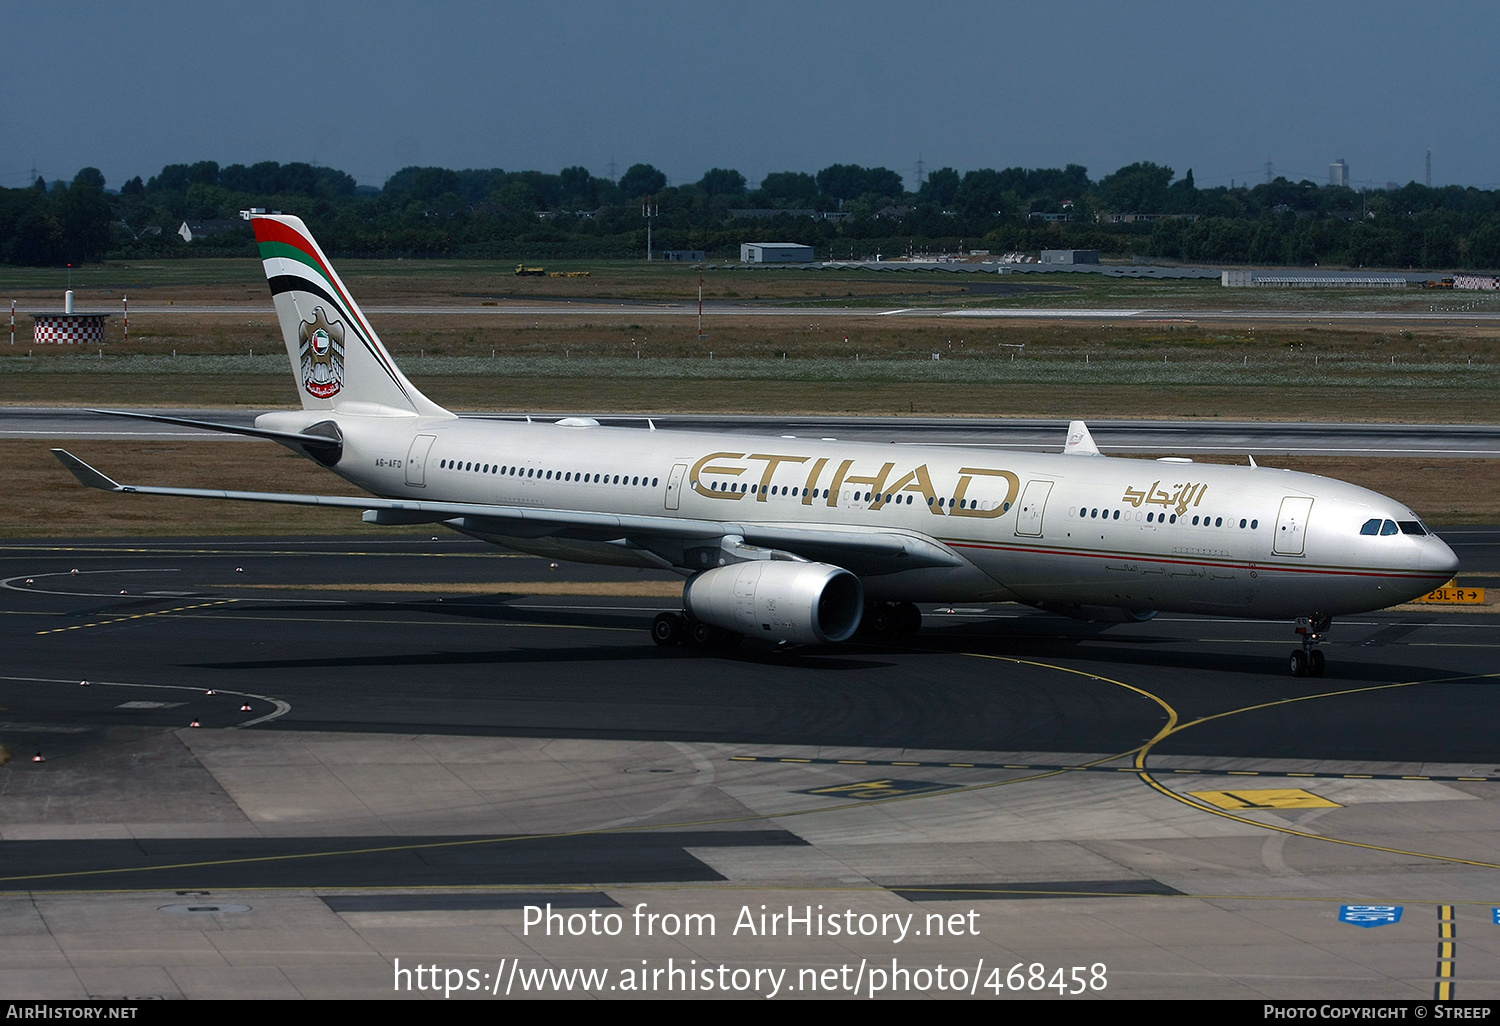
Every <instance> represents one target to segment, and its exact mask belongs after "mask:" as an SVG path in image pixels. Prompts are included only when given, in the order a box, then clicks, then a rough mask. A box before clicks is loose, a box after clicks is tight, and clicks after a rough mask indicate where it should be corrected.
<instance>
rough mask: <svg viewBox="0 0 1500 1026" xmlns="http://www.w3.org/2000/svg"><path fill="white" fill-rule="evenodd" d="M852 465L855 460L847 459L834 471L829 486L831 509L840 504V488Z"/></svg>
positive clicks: (829, 506) (829, 504)
mask: <svg viewBox="0 0 1500 1026" xmlns="http://www.w3.org/2000/svg"><path fill="white" fill-rule="evenodd" d="M852 466H854V461H853V460H845V461H844V462H843V463H840V464H839V469H838V470H836V471H834V472H833V483H832V484H830V485H829V486H828V508H829V509H833V508H834V507H836V506H837V505H838V504H839V489H840V488H842V487H844V475H845V474H847V473H849V468H850V467H852Z"/></svg>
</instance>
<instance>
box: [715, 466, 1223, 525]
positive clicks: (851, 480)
mask: <svg viewBox="0 0 1500 1026" xmlns="http://www.w3.org/2000/svg"><path fill="white" fill-rule="evenodd" d="M737 460H758V461H761V462H762V463H764V464H765V469H764V470H763V471H762V472H761V476H760V481H759V482H758V483H757V485H756V488H755V500H756V501H757V502H765V501H767V496H768V495H769V494H770V489H771V487H772V479H773V478H774V477H775V476H776V470H777V468H778V467H780V466H781V464H783V463H791V464H803V463H807V462H808V461H809V460H812V463H811V464H810V465H809V467H808V471H807V481H806V484H805V485H804V487H803V491H804V492H805V493H806V494H804V495H803V496H802V497H801V498H802V505H804V506H811V505H812V504H813V502H814V501H816V500H817V499H819V498H820V497H821V496H820V495H819V488H820V487H821V484H820V482H821V480H822V477H823V472H824V471H825V470H826V469H827V468H828V465H829V463H830V462H831V460H830V458H829V457H827V456H820V457H818V458H817V459H813V458H812V457H811V456H788V455H783V454H779V453H763V452H757V453H749V454H746V453H742V452H712V453H709V454H708V455H707V456H704V457H702V458H700V459H699V460H698V461H697V462H696V463H694V464H693V468H692V470H691V472H690V473H689V475H688V477H689V483H690V487H691V488H692V490H693V491H695V492H697V493H698V494H699V495H702V496H703V497H704V498H708V499H729V500H731V501H733V500H736V499H746V498H750V494H749V493H748V492H747V491H742V490H741V488H743V487H744V486H743V485H741V486H739V487H732V486H731V485H725V486H724V487H714V486H713V484H712V483H711V482H708V481H705V480H703V478H704V477H708V476H712V475H715V474H718V475H723V476H725V477H740V476H742V475H744V474H745V473H746V472H747V471H749V470H750V469H751V468H750V467H747V466H745V465H744V464H742V463H736V462H735V461H737ZM716 461H717V462H716ZM854 464H855V461H854V460H852V459H845V460H840V461H839V463H838V467H837V468H836V469H835V470H834V472H833V476H832V478H831V479H830V480H829V482H828V489H827V491H828V494H827V496H826V497H823V498H824V501H825V503H826V505H827V506H828V507H829V508H837V507H838V505H839V500H840V499H841V498H842V491H843V489H844V487H845V486H847V485H853V486H855V487H857V488H859V489H860V491H861V492H863V491H864V489H865V488H866V487H868V488H869V489H870V493H871V494H870V505H869V508H870V509H872V510H879V509H882V508H884V506H885V505H886V498H887V496H894V495H898V494H900V493H902V492H916V493H917V494H918V495H921V496H922V497H923V498H925V499H926V500H927V511H928V512H929V513H931V514H933V515H934V516H964V517H980V518H982V519H986V520H989V519H994V518H996V517H1000V516H1004V515H1005V513H1006V512H1007V511H1008V510H1009V509H1010V508H1011V507H1012V506H1013V505H1015V501H1016V495H1017V493H1018V492H1019V491H1020V490H1021V481H1020V479H1019V478H1018V477H1016V475H1015V474H1013V473H1011V472H1010V471H1009V470H996V469H994V468H991V467H960V468H959V470H958V474H959V477H958V483H957V484H956V485H955V486H954V488H953V494H952V500H951V501H950V502H949V503H947V504H945V503H943V502H941V501H940V500H939V498H938V490H937V488H936V487H935V486H934V485H933V483H932V474H931V472H930V471H929V470H928V468H927V464H925V463H923V464H921V465H919V466H917V467H915V468H913V469H912V470H909V471H907V472H906V473H905V474H903V475H902V476H900V477H898V478H896V479H895V480H894V482H891V478H892V475H893V473H894V471H895V469H896V464H895V463H894V462H887V463H883V464H882V465H881V467H880V469H879V470H878V471H877V472H875V473H873V474H869V475H859V474H851V473H850V471H851V470H852V469H853V467H854ZM976 477H982V478H1000V479H1001V480H1003V481H1004V482H1005V497H1004V498H1003V499H1001V500H999V501H997V502H995V504H994V507H993V508H992V509H980V508H979V505H980V504H979V501H978V500H968V492H969V487H970V485H971V484H972V483H973V481H974V479H975V478H976ZM888 482H891V483H888ZM1160 484H1161V482H1159V481H1158V482H1156V484H1154V485H1152V486H1151V489H1150V490H1149V491H1156V490H1158V489H1157V486H1158V485H1160ZM1177 487H1178V491H1177V492H1174V493H1173V494H1172V495H1171V499H1172V501H1174V502H1175V501H1178V500H1179V499H1180V500H1181V501H1182V502H1184V503H1185V502H1187V501H1189V499H1191V497H1192V495H1193V494H1194V493H1193V492H1186V493H1184V492H1183V487H1182V486H1177ZM1194 487H1196V488H1197V489H1202V488H1203V487H1204V486H1202V485H1198V486H1194ZM795 492H796V489H793V494H795ZM1130 494H1131V490H1128V489H1127V494H1126V501H1130ZM1161 494H1162V497H1163V498H1166V497H1167V493H1165V492H1162V493H1161ZM1139 495H1140V496H1141V501H1154V499H1148V498H1147V493H1146V492H1140V493H1139ZM1198 498H1199V499H1201V498H1202V494H1201V492H1199V493H1198ZM1139 504H1140V503H1139V502H1137V503H1136V505H1139Z"/></svg>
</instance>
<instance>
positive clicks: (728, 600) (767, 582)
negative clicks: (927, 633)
mask: <svg viewBox="0 0 1500 1026" xmlns="http://www.w3.org/2000/svg"><path fill="white" fill-rule="evenodd" d="M864 599H865V594H864V587H863V586H861V584H860V583H859V578H858V577H856V576H854V575H853V574H851V573H850V572H849V571H848V570H845V569H844V568H842V567H837V566H831V565H830V564H828V563H800V562H799V563H793V562H783V561H780V560H768V559H757V560H751V561H750V562H746V563H735V564H732V565H730V566H721V567H716V568H715V569H713V570H706V571H704V572H703V573H701V574H699V575H698V576H697V577H694V578H693V579H692V580H690V581H689V582H688V583H687V587H685V588H684V589H683V591H682V604H683V605H684V606H685V607H686V609H687V611H688V613H689V614H690V615H692V616H693V617H694V618H695V619H698V620H701V621H703V622H704V623H707V624H712V625H713V626H715V627H722V628H724V629H725V630H730V631H738V632H739V633H741V634H744V635H747V636H748V637H752V638H765V639H767V640H771V641H790V642H796V643H798V644H804V645H812V644H822V643H827V642H836V641H845V640H847V639H848V638H850V637H852V636H853V634H854V632H855V631H856V630H858V629H859V618H860V616H861V614H862V613H863V612H864Z"/></svg>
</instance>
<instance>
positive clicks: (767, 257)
mask: <svg viewBox="0 0 1500 1026" xmlns="http://www.w3.org/2000/svg"><path fill="white" fill-rule="evenodd" d="M814 259H816V257H814V256H813V248H812V247H811V246H804V245H802V244H801V243H799V242H742V243H740V262H741V263H746V264H810V263H812V262H813V260H814Z"/></svg>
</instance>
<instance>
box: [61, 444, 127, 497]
mask: <svg viewBox="0 0 1500 1026" xmlns="http://www.w3.org/2000/svg"><path fill="white" fill-rule="evenodd" d="M52 455H54V456H56V457H57V459H58V462H59V463H61V464H62V465H63V466H65V467H67V468H68V470H70V471H72V474H73V476H74V477H76V478H78V481H79V483H80V484H86V485H88V486H89V487H90V488H99V489H102V490H103V491H106V492H123V491H125V487H124V486H123V485H121V484H120V483H119V482H118V481H115V480H113V479H112V478H110V477H108V476H106V475H104V474H101V473H99V471H97V470H95V469H94V468H93V467H91V466H89V465H88V464H87V463H85V462H83V460H81V459H79V458H78V457H77V456H74V455H73V454H72V453H70V452H69V451H68V450H66V449H53V450H52Z"/></svg>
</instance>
